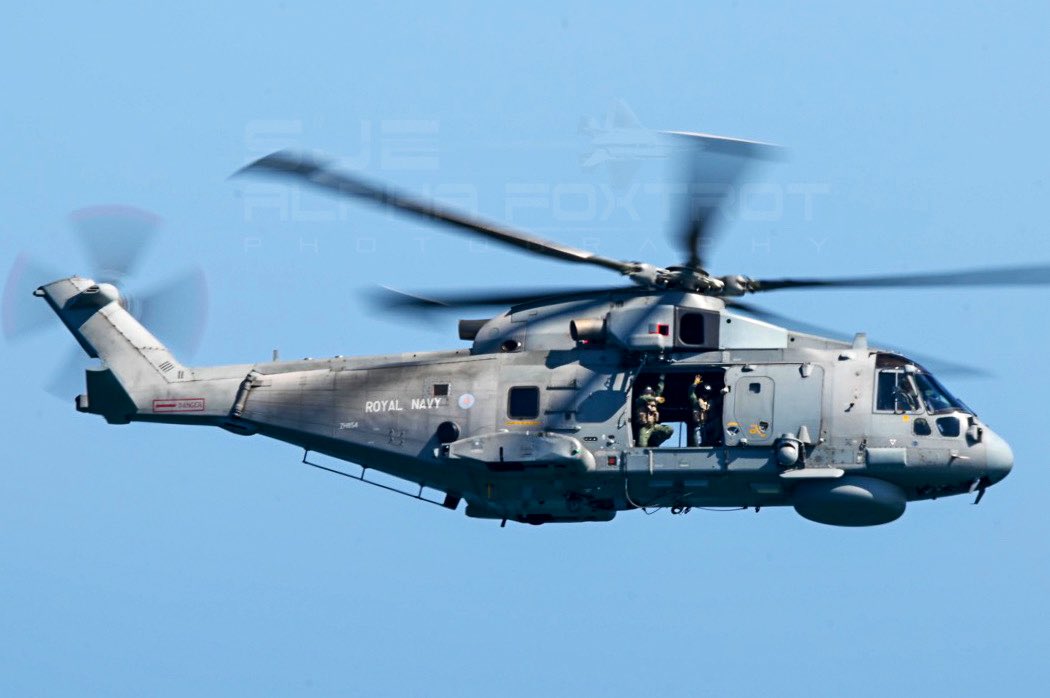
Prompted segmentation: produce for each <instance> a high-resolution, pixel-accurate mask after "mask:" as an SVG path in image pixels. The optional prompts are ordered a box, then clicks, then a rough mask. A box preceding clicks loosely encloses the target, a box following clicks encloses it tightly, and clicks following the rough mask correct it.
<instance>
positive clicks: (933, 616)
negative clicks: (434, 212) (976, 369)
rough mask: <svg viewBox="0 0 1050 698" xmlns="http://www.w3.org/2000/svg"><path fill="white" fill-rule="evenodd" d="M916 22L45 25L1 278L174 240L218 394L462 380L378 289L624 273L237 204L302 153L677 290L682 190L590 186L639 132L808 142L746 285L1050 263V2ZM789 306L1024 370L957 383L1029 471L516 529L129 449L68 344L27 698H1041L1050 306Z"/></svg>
mask: <svg viewBox="0 0 1050 698" xmlns="http://www.w3.org/2000/svg"><path fill="white" fill-rule="evenodd" d="M355 5H356V4H355ZM915 5H916V4H915V3H902V4H898V5H895V6H884V5H881V4H880V5H878V6H875V5H872V6H866V7H849V8H846V7H842V6H841V3H829V4H818V3H807V4H805V6H804V7H796V6H787V5H784V6H781V5H780V4H767V3H749V2H740V3H733V4H717V5H699V4H695V3H688V4H682V5H662V4H661V5H651V4H645V6H641V5H639V4H636V3H631V4H622V3H596V4H592V5H578V4H573V5H569V6H564V5H563V4H561V3H558V4H553V5H549V4H543V3H540V4H529V5H528V6H526V5H521V6H520V7H516V8H514V9H505V8H500V7H494V6H490V5H489V4H474V5H459V4H457V6H456V7H453V8H432V7H430V6H429V5H425V6H414V5H410V4H409V5H396V6H395V7H383V8H379V7H371V8H369V7H356V6H351V5H350V4H347V5H346V7H342V6H336V5H335V4H332V5H331V6H326V5H323V4H312V5H309V6H307V5H306V4H305V3H304V4H302V5H300V4H294V3H273V2H253V3H244V4H224V5H221V6H219V7H216V6H215V3H207V4H205V3H186V4H185V5H183V4H180V5H178V6H172V7H171V8H170V9H163V8H155V7H149V8H146V7H138V6H133V5H127V6H124V5H114V4H111V3H92V4H90V5H73V4H70V6H68V7H59V6H54V7H50V8H48V10H47V11H46V12H44V11H41V10H36V9H30V6H29V5H27V4H24V5H22V6H19V7H12V8H9V9H8V10H7V12H6V13H5V14H6V20H5V22H4V23H3V26H2V27H0V58H2V59H3V60H2V65H3V68H0V71H2V72H0V75H2V81H0V85H2V87H3V93H4V107H3V109H2V110H0V125H2V127H3V128H2V129H0V139H2V145H3V153H4V164H5V170H6V175H5V177H4V187H3V201H4V210H5V215H4V216H3V217H2V218H0V261H2V262H3V263H4V267H5V273H6V268H8V267H9V266H10V265H11V264H12V262H13V260H14V259H15V257H16V256H17V255H18V254H19V253H23V252H24V253H27V254H30V255H32V256H33V257H34V258H36V259H39V260H41V261H46V263H47V264H49V265H50V266H52V267H54V268H56V269H57V270H59V272H60V273H75V272H80V273H88V272H89V270H88V269H86V268H85V261H84V259H83V256H82V255H81V253H80V252H79V250H78V249H77V248H76V242H75V239H74V237H73V235H72V231H71V228H70V225H69V222H68V214H69V212H71V211H73V210H76V209H78V208H81V207H84V206H90V205H96V204H126V205H133V206H137V207H141V208H143V209H146V210H149V211H153V212H155V213H157V214H158V215H160V216H161V217H162V218H163V221H164V223H163V226H162V229H161V231H160V240H159V242H158V244H156V245H155V246H154V247H153V248H152V250H151V251H150V254H149V255H148V257H147V259H146V261H145V262H144V265H143V267H142V273H141V275H140V277H139V278H138V282H140V283H142V284H144V285H149V283H151V282H153V281H155V280H162V279H164V278H168V277H170V276H171V275H173V274H175V273H177V272H179V271H182V270H185V269H186V268H188V267H191V266H192V265H199V266H200V267H202V268H203V271H204V272H205V274H206V275H207V277H208V283H209V289H210V300H209V306H208V311H209V317H208V322H207V326H206V329H205V332H204V337H203V341H202V343H201V346H200V349H199V350H198V352H197V353H196V355H195V356H194V357H193V361H194V362H197V363H202V364H210V363H226V362H231V363H232V362H242V361H251V360H263V359H266V358H268V357H269V355H270V352H271V350H272V349H273V348H274V347H278V348H280V350H281V353H282V355H283V356H286V357H297V356H307V355H309V356H326V355H333V354H348V355H349V354H377V353H387V352H398V351H404V350H413V349H424V348H428V349H429V348H450V347H458V346H461V343H460V342H459V341H458V340H456V339H455V327H454V319H453V318H449V319H447V320H445V321H441V322H439V323H437V324H436V325H435V326H433V327H426V326H423V325H420V324H418V323H406V322H404V321H401V320H390V319H383V318H378V317H376V315H375V312H374V311H372V310H371V309H370V307H369V306H368V305H367V304H366V302H365V300H364V298H363V297H361V296H360V295H359V293H358V292H359V290H360V289H367V288H369V287H371V286H373V285H375V284H387V285H392V286H397V287H402V288H425V289H433V288H442V287H459V286H487V285H522V286H529V285H539V286H543V285H545V284H564V283H566V282H573V283H580V284H586V285H593V284H602V283H607V282H610V281H612V282H615V281H616V280H615V279H611V278H610V277H609V275H608V274H606V273H603V272H602V271H601V270H582V271H581V270H577V269H575V268H574V267H571V266H567V265H561V264H559V263H557V262H548V261H543V260H540V259H535V260H533V259H528V258H524V257H521V256H516V255H514V254H512V253H509V252H505V251H503V250H500V249H498V248H478V247H476V246H471V245H469V244H468V242H467V241H465V240H464V239H462V238H458V237H455V236H448V235H444V234H443V233H441V232H440V231H438V230H436V229H428V228H424V227H421V226H419V225H417V224H415V223H412V222H409V221H404V220H400V219H394V218H392V217H390V216H388V215H385V214H382V213H378V212H375V211H370V210H366V209H361V208H358V207H347V206H344V205H341V204H336V203H334V202H333V201H331V200H330V199H326V198H324V197H322V196H319V195H314V194H302V195H301V196H300V195H299V194H295V193H290V192H289V190H287V189H282V188H279V187H278V188H275V187H273V186H272V185H268V184H265V183H257V182H248V181H241V180H235V181H228V180H227V177H228V175H229V174H230V173H231V172H233V171H234V170H236V169H237V168H238V167H240V166H242V165H243V164H245V163H246V162H247V161H249V160H250V159H251V158H253V157H256V156H258V155H262V154H264V153H265V152H266V150H268V149H269V148H271V147H281V146H288V145H292V146H298V147H303V148H310V149H318V150H322V151H325V152H329V153H332V154H334V155H336V156H338V157H340V158H343V160H344V162H346V163H348V164H350V165H354V166H358V167H360V168H362V170H363V171H365V172H367V173H368V174H370V175H371V176H372V177H374V178H379V179H384V180H388V181H391V182H393V183H396V184H399V185H401V186H404V187H406V188H409V189H411V190H413V191H418V192H429V193H432V194H434V195H436V196H438V197H439V198H442V199H443V200H446V201H449V202H451V203H456V204H460V205H465V206H467V207H468V208H469V209H472V210H474V211H476V212H477V213H479V214H481V215H484V216H486V217H489V218H493V219H496V220H510V221H511V222H513V223H514V224H516V225H519V226H521V227H525V228H528V229H530V230H534V231H538V232H541V233H542V234H544V235H546V236H550V237H557V238H558V239H560V240H563V241H565V242H567V243H570V244H576V245H587V246H589V247H594V248H597V249H598V250H599V251H600V252H602V253H603V254H606V255H609V256H614V257H618V258H638V257H644V258H646V259H648V260H649V261H653V262H656V263H660V264H668V263H672V262H674V261H676V254H675V252H674V251H673V249H672V248H671V247H670V246H669V245H668V244H667V242H666V239H665V237H664V235H665V232H666V230H667V228H668V227H669V225H670V219H669V216H668V213H667V210H666V207H665V206H664V205H663V202H662V199H661V197H660V196H659V194H658V193H659V191H661V189H660V187H661V183H663V182H665V181H666V171H667V167H668V163H667V162H663V161H653V162H650V163H646V164H645V165H644V166H643V167H642V169H641V170H640V172H639V173H638V175H637V179H636V184H637V185H638V186H637V189H636V190H635V191H634V193H633V194H632V195H630V196H628V197H627V198H626V200H623V198H622V197H621V200H620V201H618V202H617V201H616V200H615V197H614V198H613V201H612V205H609V196H610V194H609V191H610V190H609V182H608V179H607V178H606V176H605V174H604V173H603V172H602V171H601V170H585V169H582V168H581V166H580V158H581V155H583V154H584V153H586V151H587V147H588V144H587V140H586V138H585V137H584V136H581V135H580V134H579V132H578V126H579V124H580V122H581V120H582V119H584V118H586V117H595V118H598V119H603V118H604V114H605V112H606V110H607V109H608V108H609V106H610V104H611V103H613V101H614V100H623V101H624V102H626V103H627V104H629V105H630V106H631V108H632V109H633V110H634V112H635V113H636V114H637V115H638V117H639V119H640V120H641V121H642V122H643V123H644V124H645V125H647V126H650V127H653V128H661V129H684V130H702V131H709V132H714V133H721V134H726V135H734V136H743V137H752V138H757V139H761V140H767V141H772V142H775V143H779V144H782V145H784V146H785V147H787V148H788V149H789V157H788V158H787V159H785V160H784V161H783V162H779V163H776V164H772V165H769V166H766V167H764V168H763V169H762V170H761V171H759V172H756V173H755V175H754V177H753V178H752V179H751V180H749V182H750V183H751V184H752V185H753V186H754V187H755V189H754V191H755V192H758V193H759V195H760V196H758V198H757V199H756V200H755V201H752V202H749V203H747V204H746V205H742V206H740V207H737V208H736V209H735V210H733V211H731V214H732V217H733V219H734V220H733V224H732V225H730V226H726V228H725V230H724V231H723V233H724V234H723V236H722V239H721V242H720V243H719V245H718V247H717V250H716V254H715V257H714V264H713V267H714V268H713V271H716V272H718V273H746V274H750V275H753V276H756V277H763V276H766V277H769V276H786V275H848V274H866V273H880V272H889V271H908V270H922V269H952V268H960V267H962V268H965V267H971V266H980V265H985V264H1013V263H1028V262H1036V261H1046V260H1050V242H1048V241H1047V237H1046V235H1045V226H1046V222H1045V221H1046V218H1047V216H1046V212H1045V207H1046V203H1045V202H1046V200H1047V187H1048V183H1047V176H1046V156H1047V153H1048V145H1050V143H1048V140H1050V138H1048V135H1047V131H1046V128H1045V122H1046V114H1047V112H1048V107H1050V96H1048V93H1047V90H1046V69H1047V65H1048V59H1050V49H1047V47H1046V41H1045V27H1046V26H1047V25H1048V22H1050V10H1048V9H1047V8H1046V6H1045V5H1039V4H1036V3H1032V4H1031V5H1027V6H1026V5H1024V4H1018V5H1016V6H1013V7H1010V8H991V7H984V6H981V5H970V4H956V3H952V4H947V3H945V4H934V3H929V4H927V3H920V4H919V6H918V7H915ZM800 187H801V189H800ZM803 190H804V191H810V192H813V194H812V197H811V198H810V199H808V202H809V204H811V205H810V206H808V207H807V206H806V205H805V203H806V200H804V199H803V197H801V196H800V195H799V194H798V193H797V192H799V191H803ZM42 281H43V280H42ZM761 300H762V302H763V303H764V304H765V305H766V306H767V307H769V308H770V309H772V310H775V311H778V312H782V313H785V314H790V315H795V316H798V317H800V318H803V319H808V320H810V321H814V322H817V323H818V324H825V325H830V326H834V327H839V328H842V329H843V330H844V331H847V332H851V331H856V330H866V331H868V332H869V333H870V335H871V336H872V337H873V338H876V339H878V340H882V341H884V342H888V343H894V344H899V345H902V346H905V347H908V348H911V349H913V350H914V351H916V352H920V353H923V354H930V355H935V356H942V357H945V358H946V359H951V360H953V361H957V362H964V363H971V364H974V365H977V366H980V367H984V368H986V369H988V370H989V371H990V372H991V373H992V374H993V377H992V378H984V379H974V378H965V379H964V378H949V379H948V380H947V382H948V383H949V385H950V387H951V388H952V389H953V390H954V391H955V392H957V393H958V394H959V395H960V396H961V397H962V398H963V399H964V400H965V401H966V402H968V403H969V404H971V405H972V406H973V407H975V408H976V410H977V411H978V412H979V413H980V414H981V415H982V417H983V418H984V419H985V421H986V422H987V423H989V424H990V425H991V426H992V427H993V428H994V429H995V430H996V431H997V432H998V433H1000V434H1002V435H1003V436H1004V437H1005V438H1006V439H1007V440H1009V441H1010V442H1011V444H1012V446H1013V448H1014V452H1015V456H1016V465H1015V468H1014V471H1013V474H1012V475H1011V476H1010V477H1009V478H1008V479H1007V480H1006V481H1005V482H1004V483H1002V484H1001V485H999V486H997V487H995V488H994V489H992V490H990V491H989V493H988V496H987V497H986V498H985V500H984V501H983V502H982V503H981V505H980V506H978V507H972V506H971V505H970V501H969V498H951V499H946V500H941V501H938V502H932V503H920V504H917V505H914V506H912V507H910V508H909V510H908V512H907V513H906V515H905V516H904V518H902V519H901V520H899V521H898V522H896V523H894V524H891V525H889V526H884V527H878V528H874V529H870V530H839V529H834V528H828V527H822V526H819V525H817V524H813V523H810V522H808V521H805V520H803V519H801V518H799V517H798V516H797V515H795V514H794V512H793V511H792V510H790V509H786V510H763V511H762V512H761V513H759V514H757V515H756V514H754V513H739V512H738V513H719V514H714V513H710V514H708V513H703V512H694V513H692V514H690V515H689V516H686V517H672V516H670V515H669V514H667V513H666V512H662V513H659V514H656V515H654V516H651V517H648V516H645V515H644V514H641V513H633V514H621V515H620V516H619V517H618V518H617V519H616V520H615V521H614V522H613V523H610V524H600V525H599V524H596V525H579V526H544V527H540V528H532V527H525V526H510V525H508V527H507V528H505V529H500V528H499V527H498V523H497V524H493V523H486V522H479V521H475V520H469V519H467V518H466V517H464V516H463V515H462V513H457V514H453V513H449V512H447V511H444V510H441V509H439V508H437V507H428V506H425V505H419V504H416V503H414V502H412V501H410V500H407V499H403V498H399V497H396V496H393V495H389V494H387V493H384V492H381V491H379V490H373V489H372V488H366V487H364V486H360V485H355V484H354V483H348V482H345V481H342V480H341V479H338V478H334V477H330V476H326V475H324V474H322V473H320V472H317V471H313V470H311V469H307V468H305V467H303V466H301V465H299V464H298V463H299V458H300V455H301V454H300V453H299V452H297V451H296V450H295V449H293V448H291V447H289V446H286V445H283V444H280V443H276V442H269V441H265V440H262V439H259V438H239V437H235V436H233V435H230V434H227V433H225V432H221V431H219V430H214V431H209V430H203V429H200V430H193V429H181V430H180V429H177V428H171V427H157V426H150V425H141V424H140V425H131V426H125V427H108V426H106V425H105V424H104V423H103V422H102V421H101V420H100V419H97V418H94V417H90V416H86V415H79V414H77V413H76V412H74V411H73V409H72V405H71V403H70V402H69V401H65V402H63V401H58V400H56V399H54V398H52V397H50V396H48V395H47V394H46V393H45V392H44V391H43V390H42V386H43V385H44V384H46V382H47V380H48V378H49V376H50V373H51V371H52V370H53V368H54V366H55V364H56V362H58V361H59V360H60V359H61V357H62V356H63V355H64V352H65V351H66V350H67V349H68V348H69V346H70V345H71V344H72V340H71V338H70V337H68V336H67V335H65V334H63V333H62V332H60V331H58V328H57V327H56V328H55V329H54V330H53V331H51V332H49V333H46V334H43V335H39V336H36V337H33V338H30V339H27V340H25V341H22V342H18V343H9V344H5V345H3V346H2V347H0V351H3V363H4V365H5V366H6V367H7V370H6V371H3V377H2V378H0V380H2V394H3V395H4V396H5V399H6V401H7V403H8V407H7V409H5V410H4V415H5V417H4V424H5V428H4V438H3V440H2V443H3V446H2V448H3V451H2V454H3V457H2V459H0V463H2V466H0V468H2V472H3V485H2V487H0V493H2V498H3V501H2V506H0V692H2V693H4V694H5V695H69V694H85V693H102V694H108V695H141V694H143V693H146V694H151V695H185V694H187V693H190V692H194V693H208V694H253V695H288V694H308V695H406V694H424V693H425V694H428V695H501V696H519V695H520V696H533V695H537V694H541V693H542V694H550V695H564V694H569V693H575V694H580V695H594V694H603V695H638V694H640V693H645V694H649V693H658V692H672V691H673V692H676V693H683V692H684V693H685V694H688V695H695V694H698V695H712V696H715V695H717V696H723V695H739V696H757V695H783V696H812V695H841V694H842V693H844V692H846V691H848V692H850V693H851V694H852V695H858V696H869V695H870V696H876V695H878V696H882V695H886V694H896V695H918V694H953V695H985V694H989V693H991V692H992V691H996V692H1001V693H1007V694H1013V695H1016V694H1031V693H1033V692H1035V691H1037V690H1039V689H1038V688H1037V687H1042V686H1045V685H1046V683H1047V681H1048V680H1050V673H1048V672H1050V669H1048V668H1047V664H1046V662H1045V658H1046V656H1047V652H1048V650H1050V631H1048V630H1047V628H1046V624H1045V622H1043V621H1042V620H1041V619H1043V618H1045V617H1046V616H1047V615H1048V614H1050V600H1048V597H1047V595H1046V593H1045V591H1046V589H1047V588H1050V556H1048V549H1047V542H1046V541H1047V540H1048V539H1050V538H1048V535H1047V534H1048V532H1050V531H1048V525H1047V523H1046V521H1047V517H1046V513H1045V512H1046V510H1045V506H1046V505H1045V501H1044V499H1045V497H1044V496H1043V493H1044V492H1045V491H1046V490H1047V486H1048V485H1050V477H1048V475H1047V471H1046V468H1045V460H1046V457H1045V438H1044V436H1045V429H1044V426H1043V421H1044V419H1045V418H1044V416H1043V415H1044V413H1045V404H1044V403H1045V398H1044V392H1045V390H1046V389H1047V387H1048V386H1047V385H1046V381H1045V378H1044V373H1045V371H1044V370H1043V368H1042V365H1043V364H1042V361H1041V360H1042V358H1043V354H1044V351H1043V349H1042V344H1043V342H1045V341H1046V340H1047V339H1048V336H1047V331H1046V329H1045V323H1044V321H1043V317H1042V316H1043V311H1044V309H1045V308H1046V305H1047V301H1048V300H1050V291H1045V290H1037V291H1032V290H996V291H988V292H980V293H978V292H967V291H963V290H956V291H951V292H947V291H937V292H921V293H916V292H910V291H892V292H883V293H878V294H876V293H872V292H862V291H855V292H841V293H818V292H813V293H803V292H796V293H782V294H779V295H770V296H769V297H768V298H766V297H763V298H762V299H761ZM56 325H57V321H56Z"/></svg>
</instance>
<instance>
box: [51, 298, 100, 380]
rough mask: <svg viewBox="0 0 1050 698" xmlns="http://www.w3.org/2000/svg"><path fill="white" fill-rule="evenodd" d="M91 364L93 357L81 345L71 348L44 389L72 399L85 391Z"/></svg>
mask: <svg viewBox="0 0 1050 698" xmlns="http://www.w3.org/2000/svg"><path fill="white" fill-rule="evenodd" d="M41 305H43V303H41ZM90 365H91V359H89V358H88V357H87V355H85V354H84V352H83V351H81V349H80V347H74V348H72V349H69V350H68V351H67V352H66V356H65V358H64V359H63V360H62V363H61V364H59V365H58V368H56V369H55V372H54V373H53V374H52V375H51V380H50V381H48V383H47V386H46V387H45V388H44V389H45V390H46V391H47V392H48V394H50V395H52V396H53V397H56V398H58V399H59V400H71V399H72V398H74V397H76V396H77V395H78V394H80V393H82V392H84V371H85V370H87V368H88V367H89V366H90Z"/></svg>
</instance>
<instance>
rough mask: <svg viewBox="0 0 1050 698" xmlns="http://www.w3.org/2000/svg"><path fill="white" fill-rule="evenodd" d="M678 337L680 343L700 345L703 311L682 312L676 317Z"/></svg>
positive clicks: (702, 341)
mask: <svg viewBox="0 0 1050 698" xmlns="http://www.w3.org/2000/svg"><path fill="white" fill-rule="evenodd" d="M678 339H679V340H681V342H682V344H692V345H693V346H700V345H702V344H704V315H703V313H682V316H681V317H680V318H678Z"/></svg>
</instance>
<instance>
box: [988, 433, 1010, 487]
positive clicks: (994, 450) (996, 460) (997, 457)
mask: <svg viewBox="0 0 1050 698" xmlns="http://www.w3.org/2000/svg"><path fill="white" fill-rule="evenodd" d="M984 444H985V449H986V451H985V454H986V455H985V467H986V468H987V470H988V476H989V477H990V478H991V479H992V481H993V482H998V481H999V480H1002V479H1003V478H1004V477H1006V476H1007V475H1008V474H1009V472H1010V469H1011V468H1012V467H1013V465H1014V452H1013V450H1012V449H1011V448H1010V444H1008V443H1006V441H1005V440H1003V438H1002V437H1001V436H999V435H998V434H996V433H995V432H994V431H992V430H991V429H985V430H984Z"/></svg>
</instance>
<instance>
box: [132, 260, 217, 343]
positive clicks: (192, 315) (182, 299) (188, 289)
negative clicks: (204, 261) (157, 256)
mask: <svg viewBox="0 0 1050 698" xmlns="http://www.w3.org/2000/svg"><path fill="white" fill-rule="evenodd" d="M131 310H132V312H133V314H134V315H135V316H136V317H137V318H138V320H139V322H141V323H142V324H143V325H144V326H145V327H146V328H147V329H149V330H150V332H153V333H154V334H155V335H156V336H157V339H159V340H161V341H162V342H164V343H165V344H167V345H168V347H169V348H170V349H171V350H172V351H173V352H174V353H175V354H176V355H184V356H192V355H193V354H194V353H195V352H196V351H197V347H199V346H200V341H201V338H202V337H203V334H204V326H205V324H206V322H207V316H208V282H207V279H206V278H205V276H204V272H203V271H201V270H200V269H191V270H189V271H187V272H184V273H182V274H180V275H179V276H177V277H175V278H173V279H171V280H170V281H167V282H165V283H164V284H162V285H161V286H158V287H156V288H154V289H152V290H151V291H148V292H146V293H144V294H142V295H140V296H137V297H135V298H134V299H133V302H132V308H131Z"/></svg>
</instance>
